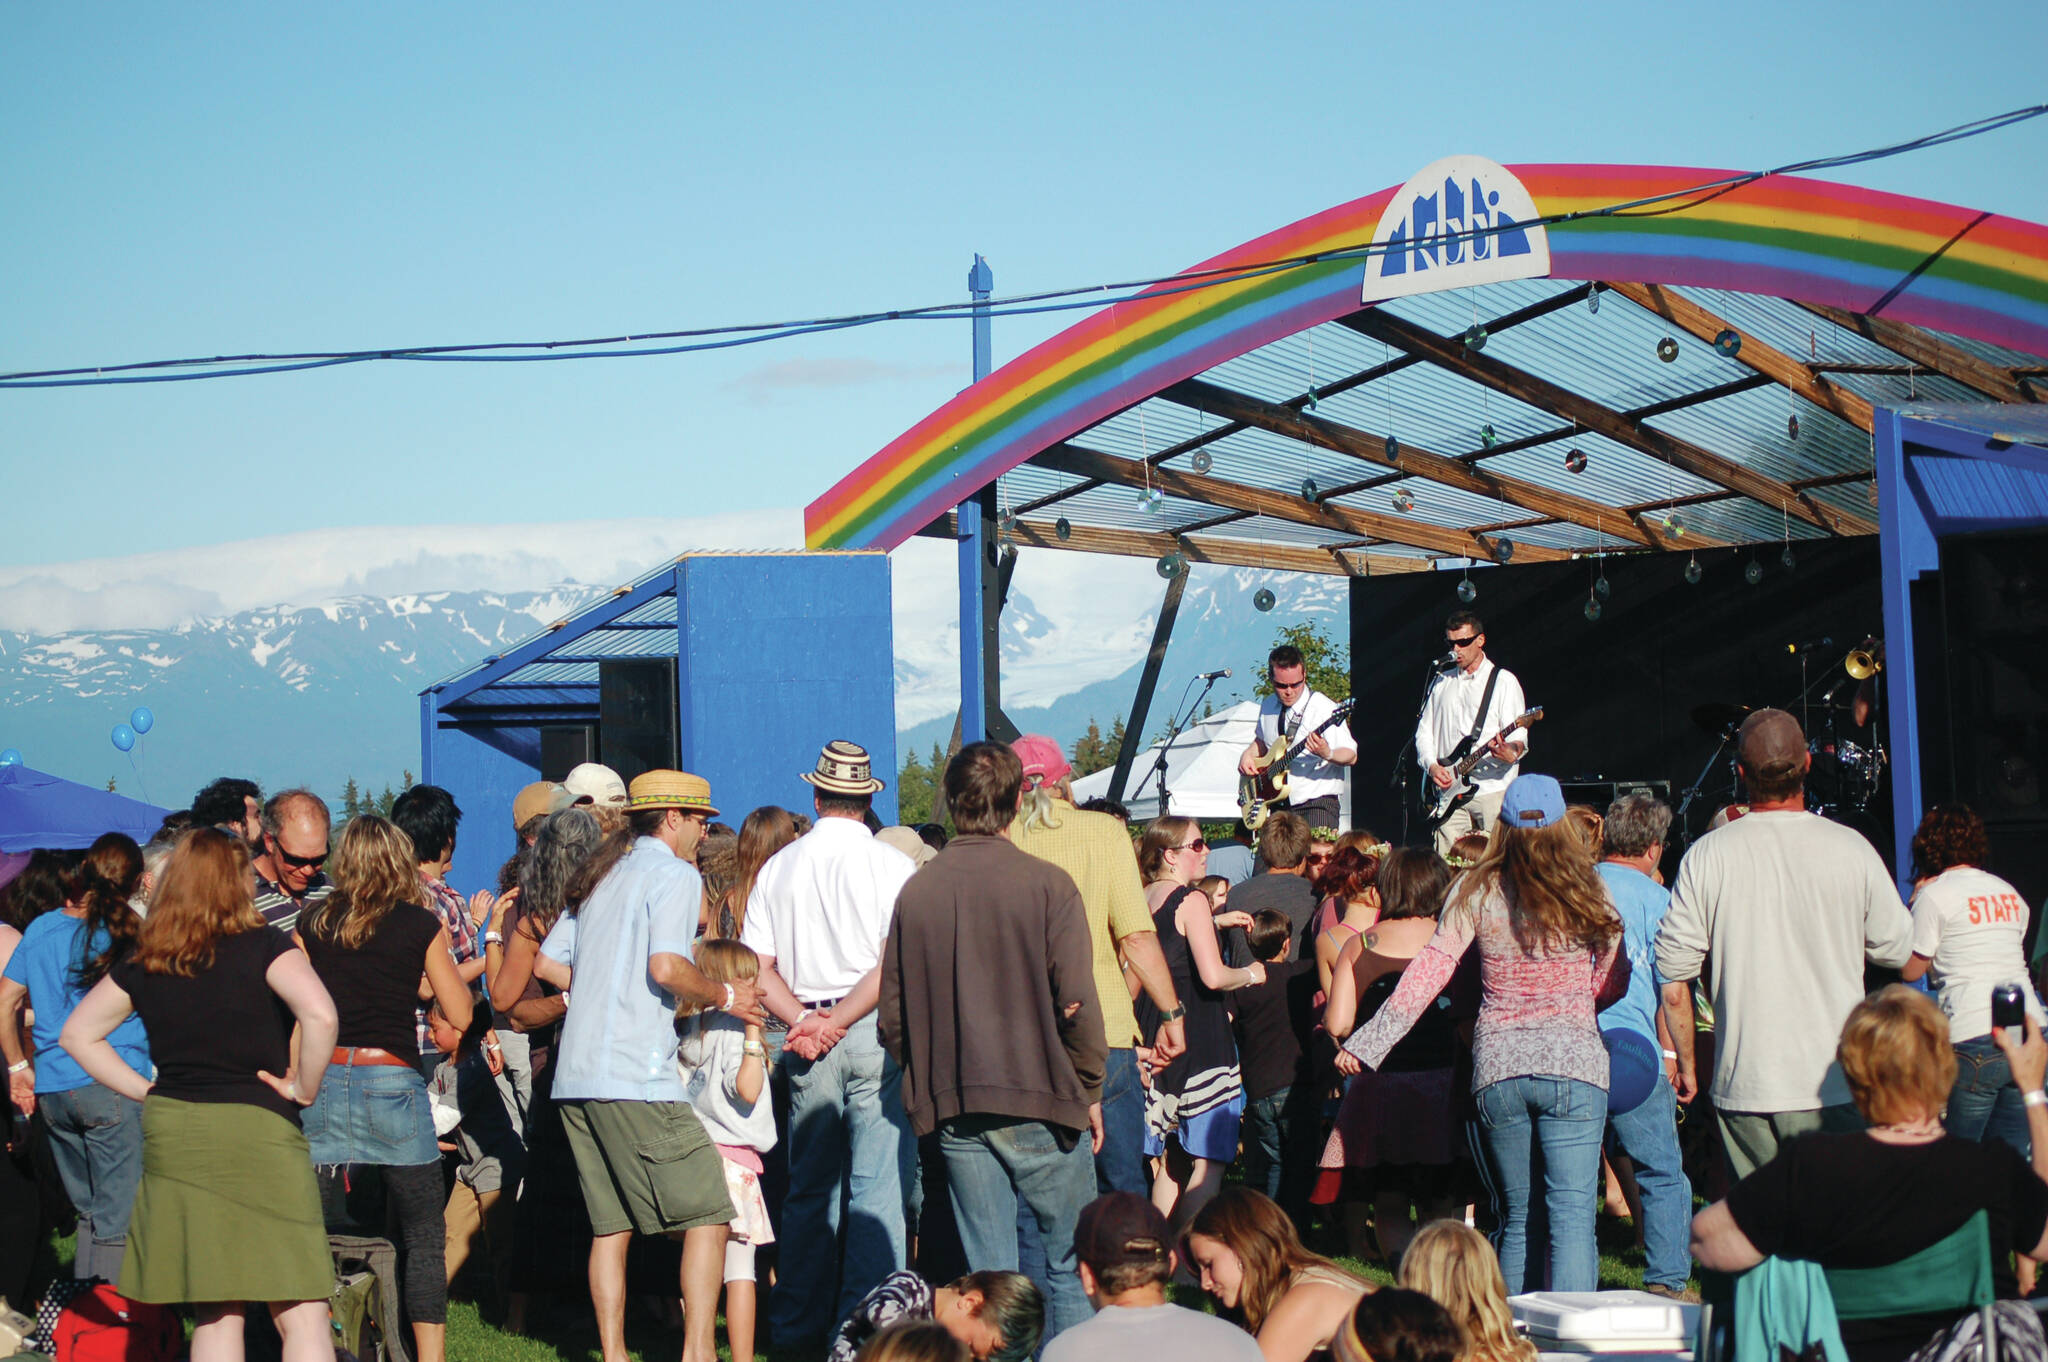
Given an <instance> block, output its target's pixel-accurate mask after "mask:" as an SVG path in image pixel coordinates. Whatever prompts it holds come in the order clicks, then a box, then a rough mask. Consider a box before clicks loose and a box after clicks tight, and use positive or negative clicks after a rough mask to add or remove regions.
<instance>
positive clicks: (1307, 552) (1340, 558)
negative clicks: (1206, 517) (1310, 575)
mask: <svg viewBox="0 0 2048 1362" xmlns="http://www.w3.org/2000/svg"><path fill="white" fill-rule="evenodd" d="M1010 542H1011V543H1014V544H1017V545H1020V546H1022V547H1025V548H1034V549H1071V550H1078V551H1079V552H1082V553H1113V554H1118V555H1121V556H1124V557H1128V558H1160V557H1163V556H1164V555H1166V554H1168V553H1174V552H1178V553H1180V554H1181V555H1182V556H1183V557H1185V558H1186V559H1187V560H1188V561H1189V562H1190V563H1214V564H1218V565H1220V566H1224V567H1248V568H1265V569H1268V570H1269V571H1273V572H1314V573H1320V574H1322V575H1324V576H1344V577H1359V576H1365V577H1373V576H1379V575H1381V574H1384V573H1390V572H1428V571H1430V570H1431V569H1432V568H1433V567H1434V566H1435V564H1434V563H1432V562H1431V561H1430V560H1429V559H1427V558H1404V557H1400V556H1398V555H1395V554H1390V553H1366V552H1363V551H1362V550H1359V549H1355V548H1351V549H1336V548H1309V547H1306V546H1301V545H1293V544H1287V545H1278V544H1264V545H1261V544H1258V543H1255V542H1250V541H1246V540H1233V539H1223V538H1219V537H1217V536H1214V535H1200V534H1193V535H1174V534H1152V533H1147V532H1143V531H1139V530H1110V529H1100V528H1097V527H1095V526H1092V525H1073V526H1070V527H1069V528H1068V531H1067V538H1065V539H1061V538H1060V537H1059V535H1058V534H1057V533H1056V532H1055V531H1054V529H1053V526H1052V524H1051V523H1050V522H1048V521H1042V520H1020V521H1018V522H1017V528H1016V529H1015V530H1014V531H1013V532H1012V533H1011V535H1010Z"/></svg>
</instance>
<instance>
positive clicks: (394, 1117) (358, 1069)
mask: <svg viewBox="0 0 2048 1362" xmlns="http://www.w3.org/2000/svg"><path fill="white" fill-rule="evenodd" d="M301 1119H302V1121H303V1123H304V1125H305V1128H306V1143H307V1144H308V1145H310V1146H312V1150H313V1163H314V1165H315V1166H316V1167H320V1168H329V1167H334V1166H336V1165H339V1164H349V1163H357V1164H369V1165H373V1166H375V1167H379V1168H411V1167H416V1166H418V1165H420V1164H423V1163H439V1162H440V1161H441V1151H440V1149H439V1148H438V1147H437V1146H436V1145H435V1143H434V1113H433V1110H432V1108H431V1107H430V1106H429V1105H428V1102H427V1081H426V1080H425V1079H424V1078H421V1077H420V1074H419V1070H417V1069H413V1068H401V1067H400V1066H398V1065H396V1064H357V1065H348V1064H330V1065H328V1066H327V1074H326V1076H325V1077H323V1078H322V1079H321V1080H320V1095H319V1096H318V1097H317V1098H315V1099H314V1100H313V1105H312V1106H310V1107H307V1108H306V1111H305V1114H304V1116H303V1117H302V1118H301Z"/></svg>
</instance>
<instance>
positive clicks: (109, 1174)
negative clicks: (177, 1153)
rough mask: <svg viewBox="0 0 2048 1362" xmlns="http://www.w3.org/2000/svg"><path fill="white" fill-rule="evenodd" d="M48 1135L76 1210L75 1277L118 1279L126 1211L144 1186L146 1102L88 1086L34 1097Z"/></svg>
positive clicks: (125, 1243) (125, 1235)
mask: <svg viewBox="0 0 2048 1362" xmlns="http://www.w3.org/2000/svg"><path fill="white" fill-rule="evenodd" d="M36 1109H37V1110H38V1111H40V1112H42V1114H43V1124H44V1125H45V1127H47V1128H48V1130H49V1132H50V1158H51V1160H52V1161H53V1162H54V1163H56V1165H57V1175H58V1177H60V1178H61V1179H63V1182H64V1191H65V1193H66V1194H67V1195H68V1196H70V1198H71V1204H72V1205H73V1206H75V1207H77V1208H78V1254H77V1257H76V1258H75V1259H74V1260H73V1263H72V1267H71V1272H72V1275H73V1276H75V1277H104V1278H105V1279H106V1280H108V1281H110V1282H111V1281H118V1280H120V1276H121V1254H122V1252H123V1250H125V1249H126V1248H127V1246H128V1212H129V1211H131V1210H133V1209H134V1206H135V1186H136V1184H137V1183H139V1182H140V1181H142V1103H140V1102H134V1101H130V1100H129V1099H128V1098H126V1097H123V1096H121V1094H120V1093H117V1092H115V1091H114V1090H113V1089H112V1088H108V1087H103V1086H101V1085H100V1084H98V1083H88V1084H86V1085H85V1086H84V1087H82V1088H73V1089H71V1090H70V1091H69V1092H45V1093H38V1094H37V1095H36Z"/></svg>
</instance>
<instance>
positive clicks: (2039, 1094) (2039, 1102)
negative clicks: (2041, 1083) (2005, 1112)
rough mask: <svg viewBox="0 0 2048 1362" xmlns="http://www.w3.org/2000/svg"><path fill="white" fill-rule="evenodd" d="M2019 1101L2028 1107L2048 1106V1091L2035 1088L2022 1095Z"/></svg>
mask: <svg viewBox="0 0 2048 1362" xmlns="http://www.w3.org/2000/svg"><path fill="white" fill-rule="evenodd" d="M2020 1101H2021V1102H2023V1103H2025V1104H2026V1105H2027V1106H2030V1107H2048V1092H2043V1091H2041V1089H2039V1088H2036V1089H2034V1090H2033V1091H2032V1092H2030V1093H2027V1094H2025V1095H2024V1096H2022V1097H2021V1098H2020Z"/></svg>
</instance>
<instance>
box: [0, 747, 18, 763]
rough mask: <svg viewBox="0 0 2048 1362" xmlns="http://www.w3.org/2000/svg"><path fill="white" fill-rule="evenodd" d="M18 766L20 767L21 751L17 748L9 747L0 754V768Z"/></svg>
mask: <svg viewBox="0 0 2048 1362" xmlns="http://www.w3.org/2000/svg"><path fill="white" fill-rule="evenodd" d="M19 765H21V749H20V748H19V747H10V748H8V749H7V750H6V751H5V752H0V766H19Z"/></svg>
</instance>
